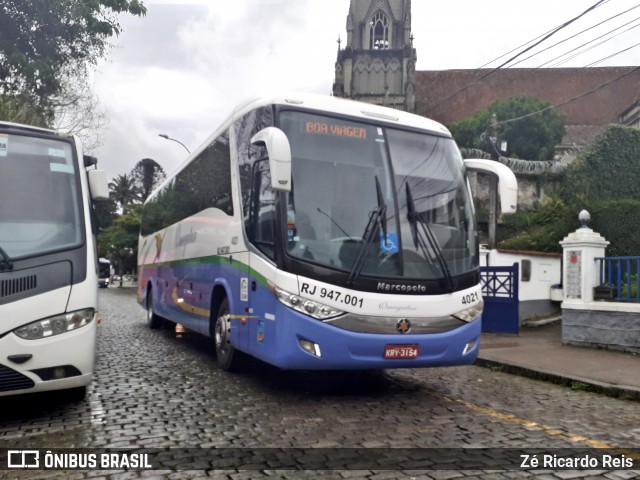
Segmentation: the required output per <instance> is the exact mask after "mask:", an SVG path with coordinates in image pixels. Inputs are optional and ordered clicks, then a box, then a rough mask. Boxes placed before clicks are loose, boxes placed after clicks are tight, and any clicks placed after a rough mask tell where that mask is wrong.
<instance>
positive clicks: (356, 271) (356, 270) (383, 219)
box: [347, 175, 387, 284]
mask: <svg viewBox="0 0 640 480" xmlns="http://www.w3.org/2000/svg"><path fill="white" fill-rule="evenodd" d="M375 181H376V195H377V197H378V206H377V207H376V208H374V209H373V210H372V211H371V212H370V213H369V222H368V223H367V226H366V227H365V229H364V233H363V234H362V240H363V245H362V248H360V251H359V252H358V257H357V258H356V261H355V263H354V264H353V268H352V269H351V272H350V273H349V278H348V279H347V283H348V284H352V283H353V282H355V281H356V279H357V278H358V277H359V276H360V272H362V268H363V267H364V264H365V261H366V259H367V255H368V254H369V248H370V247H371V244H372V243H373V240H374V239H375V237H376V232H377V231H378V228H382V234H383V235H384V237H383V238H384V239H386V238H387V205H386V204H385V203H384V198H383V196H382V188H381V187H380V182H379V181H378V176H377V175H376V176H375Z"/></svg>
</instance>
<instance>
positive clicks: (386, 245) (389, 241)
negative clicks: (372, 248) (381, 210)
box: [380, 232, 400, 253]
mask: <svg viewBox="0 0 640 480" xmlns="http://www.w3.org/2000/svg"><path fill="white" fill-rule="evenodd" d="M399 250H400V249H399V248H398V234H397V233H391V232H389V233H387V238H386V239H385V238H384V234H383V233H382V232H380V251H381V252H383V253H397V252H398V251H399Z"/></svg>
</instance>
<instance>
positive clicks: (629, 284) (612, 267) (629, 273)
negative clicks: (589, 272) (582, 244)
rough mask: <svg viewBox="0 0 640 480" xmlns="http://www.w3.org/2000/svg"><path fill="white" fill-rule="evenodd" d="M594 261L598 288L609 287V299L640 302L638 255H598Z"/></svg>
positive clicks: (639, 261) (639, 265)
mask: <svg viewBox="0 0 640 480" xmlns="http://www.w3.org/2000/svg"><path fill="white" fill-rule="evenodd" d="M596 261H597V262H598V264H599V265H598V269H599V272H600V288H601V289H602V288H604V289H606V288H609V289H610V292H611V295H610V299H611V300H613V301H616V302H640V288H639V287H640V257H599V258H596ZM596 288H598V287H596Z"/></svg>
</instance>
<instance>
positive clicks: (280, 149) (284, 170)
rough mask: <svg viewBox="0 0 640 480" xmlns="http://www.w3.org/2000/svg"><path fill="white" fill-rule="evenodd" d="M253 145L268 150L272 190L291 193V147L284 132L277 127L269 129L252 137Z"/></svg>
mask: <svg viewBox="0 0 640 480" xmlns="http://www.w3.org/2000/svg"><path fill="white" fill-rule="evenodd" d="M251 143H253V144H255V145H264V146H265V147H266V148H267V155H269V169H270V170H271V188H273V189H274V190H279V191H283V192H290V191H291V147H290V146H289V139H288V138H287V136H286V135H285V134H284V132H283V131H282V130H280V129H279V128H276V127H267V128H264V129H262V130H260V131H259V132H258V133H256V134H255V135H254V136H253V137H251Z"/></svg>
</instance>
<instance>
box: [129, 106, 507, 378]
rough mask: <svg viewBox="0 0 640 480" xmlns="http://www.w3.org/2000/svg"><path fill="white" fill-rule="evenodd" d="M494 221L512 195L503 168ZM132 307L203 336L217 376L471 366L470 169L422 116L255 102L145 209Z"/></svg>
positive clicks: (497, 168)
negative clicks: (247, 368) (245, 361)
mask: <svg viewBox="0 0 640 480" xmlns="http://www.w3.org/2000/svg"><path fill="white" fill-rule="evenodd" d="M467 162H468V163H467V168H468V167H472V168H474V169H476V170H484V171H493V172H494V173H495V174H496V175H497V176H498V177H499V188H500V196H501V202H502V205H503V207H502V210H503V213H509V212H511V211H515V204H516V194H517V184H516V181H515V177H514V176H513V173H512V172H511V171H510V170H509V169H508V168H506V167H504V166H503V165H501V164H499V163H498V162H492V161H488V160H473V161H467ZM138 248H139V251H138V279H139V283H138V301H139V302H140V303H141V305H142V306H143V307H144V308H145V309H146V311H147V321H148V324H149V326H150V327H151V328H159V327H161V326H163V325H164V324H167V323H168V322H172V323H179V324H181V325H183V326H184V327H186V328H188V329H190V330H194V331H196V332H199V333H201V334H203V335H207V336H209V337H211V338H212V344H214V345H215V349H216V353H217V358H218V362H219V365H220V366H221V368H223V369H227V370H232V369H234V368H237V367H238V364H239V363H240V362H241V359H242V357H243V356H244V355H245V354H248V355H251V356H253V357H257V358H259V359H261V360H263V361H265V362H268V363H270V364H273V365H276V366H278V367H281V368H286V369H386V368H407V367H431V366H445V365H461V364H470V363H473V361H474V360H475V358H476V356H477V352H478V343H479V337H480V326H481V313H482V306H483V302H482V296H481V291H480V273H479V264H478V239H477V230H476V221H475V216H474V207H473V204H472V199H471V195H470V189H469V184H468V180H467V175H466V170H465V161H463V159H462V157H461V155H460V152H459V150H458V147H457V146H456V143H455V142H454V140H453V139H452V138H451V134H450V133H449V131H448V130H447V129H446V128H445V127H443V126H442V125H440V124H438V123H436V122H433V121H431V120H428V119H426V118H424V117H420V116H417V115H412V114H409V113H406V112H402V111H398V110H392V109H388V108H384V107H379V106H375V105H370V104H364V103H359V102H355V101H350V100H344V99H337V98H333V97H325V96H315V95H301V94H294V95H290V96H282V97H274V98H262V99H257V100H254V101H251V102H249V103H246V104H243V105H242V106H240V107H238V108H237V109H236V110H235V111H234V112H233V114H232V115H231V117H229V118H228V119H227V121H226V122H225V123H224V124H223V125H222V126H221V127H220V128H219V129H218V130H216V131H215V132H214V133H213V135H212V136H211V137H210V138H208V139H207V141H206V142H205V143H204V144H203V145H202V146H201V147H200V148H199V149H198V150H197V151H195V152H194V153H193V154H191V155H190V156H189V158H188V159H187V160H186V161H185V163H184V164H183V165H182V166H181V167H180V168H179V169H178V171H177V173H175V174H174V175H172V176H171V177H170V178H168V179H167V180H166V181H165V182H164V183H163V184H162V185H161V186H160V187H159V188H158V189H157V190H156V191H155V192H154V193H153V194H152V195H151V196H150V198H149V199H148V200H147V201H146V203H145V205H144V211H143V219H142V227H141V236H140V240H139V247H138Z"/></svg>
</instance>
